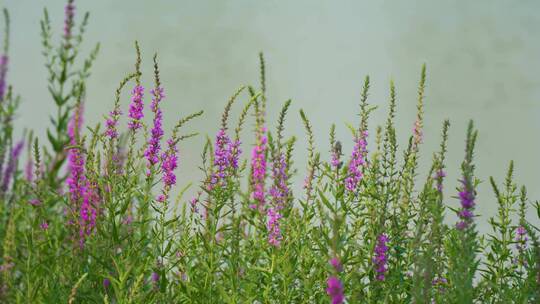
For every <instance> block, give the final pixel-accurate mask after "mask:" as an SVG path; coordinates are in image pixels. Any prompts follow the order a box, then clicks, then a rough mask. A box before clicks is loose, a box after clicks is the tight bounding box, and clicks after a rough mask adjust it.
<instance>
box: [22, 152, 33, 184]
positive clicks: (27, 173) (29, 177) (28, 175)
mask: <svg viewBox="0 0 540 304" xmlns="http://www.w3.org/2000/svg"><path fill="white" fill-rule="evenodd" d="M24 177H25V179H26V181H28V182H32V181H33V180H34V160H33V159H32V157H28V160H27V161H26V166H25V167H24Z"/></svg>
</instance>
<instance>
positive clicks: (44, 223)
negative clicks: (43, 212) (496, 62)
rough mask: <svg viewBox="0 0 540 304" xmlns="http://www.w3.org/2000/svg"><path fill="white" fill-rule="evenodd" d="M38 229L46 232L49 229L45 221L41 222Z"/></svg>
mask: <svg viewBox="0 0 540 304" xmlns="http://www.w3.org/2000/svg"><path fill="white" fill-rule="evenodd" d="M39 227H40V228H41V229H43V230H47V229H49V223H47V222H46V221H43V222H41V224H40V225H39Z"/></svg>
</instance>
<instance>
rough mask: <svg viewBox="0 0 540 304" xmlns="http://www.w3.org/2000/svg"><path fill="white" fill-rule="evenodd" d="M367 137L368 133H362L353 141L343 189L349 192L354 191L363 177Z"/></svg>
mask: <svg viewBox="0 0 540 304" xmlns="http://www.w3.org/2000/svg"><path fill="white" fill-rule="evenodd" d="M367 137H368V132H367V131H364V132H362V133H361V134H360V136H359V137H358V138H357V139H356V140H355V145H354V148H353V152H352V156H351V162H350V163H349V170H348V176H347V178H346V179H345V188H346V189H347V190H348V191H350V192H354V191H355V190H356V187H358V183H359V182H360V181H361V180H362V177H363V173H362V167H364V166H365V165H366V164H367V163H366V159H365V158H366V156H367Z"/></svg>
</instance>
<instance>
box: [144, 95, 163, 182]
mask: <svg viewBox="0 0 540 304" xmlns="http://www.w3.org/2000/svg"><path fill="white" fill-rule="evenodd" d="M151 94H152V104H151V105H150V109H151V110H152V112H154V121H153V123H154V125H153V127H152V130H151V131H150V139H149V140H148V146H147V148H146V151H144V156H145V157H146V160H147V161H148V172H147V175H150V174H151V171H150V169H151V168H152V167H153V166H154V165H156V164H157V163H158V162H159V152H160V150H161V138H162V137H163V127H162V121H163V113H162V111H161V109H160V108H159V103H160V102H161V100H162V99H163V98H164V97H165V94H164V93H163V88H161V87H157V88H155V89H153V90H152V91H151Z"/></svg>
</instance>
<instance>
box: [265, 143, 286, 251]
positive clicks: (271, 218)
mask: <svg viewBox="0 0 540 304" xmlns="http://www.w3.org/2000/svg"><path fill="white" fill-rule="evenodd" d="M272 178H273V180H274V185H273V186H272V187H271V188H270V196H271V198H272V201H271V204H272V206H271V207H270V208H269V209H268V211H267V218H268V225H267V228H268V242H269V243H270V244H271V245H274V246H279V244H280V241H281V239H282V236H281V231H280V228H279V220H280V219H281V218H282V215H281V214H280V211H281V210H282V209H283V208H285V204H286V203H287V199H288V197H289V186H288V185H287V180H288V177H287V162H286V159H285V155H284V154H283V153H281V154H280V155H279V157H278V159H277V160H275V161H274V164H273V167H272Z"/></svg>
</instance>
